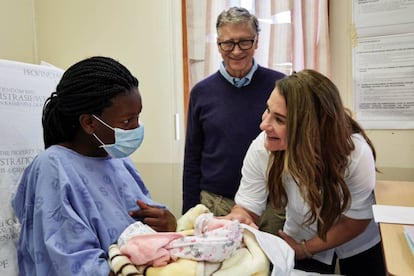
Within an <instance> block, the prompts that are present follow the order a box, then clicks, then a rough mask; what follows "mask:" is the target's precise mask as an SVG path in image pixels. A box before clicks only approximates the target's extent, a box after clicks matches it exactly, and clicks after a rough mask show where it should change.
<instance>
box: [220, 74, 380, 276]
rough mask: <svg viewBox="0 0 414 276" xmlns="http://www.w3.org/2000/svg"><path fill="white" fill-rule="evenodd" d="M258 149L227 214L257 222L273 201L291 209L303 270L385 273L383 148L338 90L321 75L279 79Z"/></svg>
mask: <svg viewBox="0 0 414 276" xmlns="http://www.w3.org/2000/svg"><path fill="white" fill-rule="evenodd" d="M267 106H268V109H267V111H266V112H265V113H264V115H263V118H262V120H263V121H262V123H261V125H260V128H261V129H262V131H263V132H262V133H260V134H259V136H258V137H257V138H256V139H255V140H254V141H253V142H252V144H251V145H250V147H249V149H248V151H247V153H246V156H245V159H244V162H243V168H242V175H243V176H242V180H241V182H240V187H239V190H238V191H237V193H236V196H235V202H236V206H235V207H234V208H233V209H232V211H231V213H230V214H229V215H228V216H226V218H228V219H237V220H239V221H241V222H244V223H247V224H256V223H257V222H258V218H259V217H260V216H261V215H262V213H263V210H264V209H265V207H266V202H268V200H269V201H270V203H271V205H272V206H273V207H274V208H275V209H276V210H286V222H285V225H284V227H283V231H282V230H280V231H279V235H280V237H282V238H283V239H284V240H285V241H286V242H287V243H288V244H289V245H290V246H291V247H292V248H293V249H294V250H295V258H296V262H295V268H297V269H300V270H305V271H309V272H319V273H334V272H335V264H336V258H339V267H340V272H341V274H344V275H385V267H384V260H383V256H382V249H381V237H380V235H379V231H378V227H377V225H376V224H375V221H374V220H373V214H372V207H371V206H372V204H373V203H374V193H373V191H374V187H375V172H376V169H375V156H376V154H375V149H374V146H373V145H372V143H371V141H370V139H369V138H368V137H367V135H366V133H365V131H364V130H363V129H362V128H361V127H360V126H359V124H358V123H357V122H356V121H355V120H353V119H352V117H351V116H350V114H349V113H348V111H347V110H346V109H345V107H344V106H343V104H342V100H341V98H340V95H339V91H338V89H337V88H336V86H335V85H334V84H333V83H332V82H331V81H330V80H329V79H328V78H327V77H325V76H324V75H322V74H321V73H318V72H317V71H314V70H309V69H308V70H303V71H300V72H298V73H294V74H292V75H290V76H288V77H286V78H284V79H282V80H279V81H277V82H276V87H275V89H274V90H273V92H272V94H271V96H270V97H269V99H268V101H267Z"/></svg>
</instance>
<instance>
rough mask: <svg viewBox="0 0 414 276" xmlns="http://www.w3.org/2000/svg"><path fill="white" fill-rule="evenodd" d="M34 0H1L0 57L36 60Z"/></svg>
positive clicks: (26, 60)
mask: <svg viewBox="0 0 414 276" xmlns="http://www.w3.org/2000/svg"><path fill="white" fill-rule="evenodd" d="M32 2H33V1H32V0H0V41H1V43H0V59H9V60H16V61H21V62H28V63H32V62H34V61H35V52H36V48H35V39H34V37H35V35H34V25H33V5H32V4H33V3H32Z"/></svg>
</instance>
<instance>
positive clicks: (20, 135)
mask: <svg viewBox="0 0 414 276" xmlns="http://www.w3.org/2000/svg"><path fill="white" fill-rule="evenodd" d="M62 73H63V70H61V69H58V68H55V67H51V66H44V65H33V64H27V63H21V62H15V61H9V60H0V127H1V133H2V134H1V143H0V275H8V276H10V275H18V266H17V254H16V253H17V252H16V246H17V242H18V234H19V226H18V225H19V224H18V221H17V219H16V217H15V216H14V212H13V209H12V207H11V198H12V195H13V193H14V191H15V190H16V186H17V184H18V180H19V178H20V176H21V174H22V172H23V170H24V168H25V167H26V166H27V165H28V164H29V163H30V162H31V161H32V160H33V158H34V156H35V155H36V154H37V153H39V152H40V151H42V150H43V148H44V145H43V130H42V123H41V117H42V108H43V104H44V102H45V100H46V99H47V98H48V97H49V95H50V94H51V92H53V91H55V88H56V84H57V82H58V81H59V80H60V78H61V76H62Z"/></svg>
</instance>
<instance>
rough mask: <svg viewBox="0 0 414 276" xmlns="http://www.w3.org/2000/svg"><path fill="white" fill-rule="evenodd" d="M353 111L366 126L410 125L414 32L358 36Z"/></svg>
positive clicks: (412, 123)
mask: <svg viewBox="0 0 414 276" xmlns="http://www.w3.org/2000/svg"><path fill="white" fill-rule="evenodd" d="M353 57H354V87H355V112H356V118H357V120H358V121H359V122H360V123H361V124H362V126H363V127H364V128H369V129H413V128H414V33H409V34H400V35H387V36H378V37H365V38H359V39H358V43H357V46H356V47H355V48H354V54H353Z"/></svg>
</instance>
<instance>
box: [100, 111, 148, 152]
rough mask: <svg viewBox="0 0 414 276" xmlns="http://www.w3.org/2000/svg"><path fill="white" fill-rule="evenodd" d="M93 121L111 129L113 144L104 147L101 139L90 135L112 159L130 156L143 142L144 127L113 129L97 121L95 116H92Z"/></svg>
mask: <svg viewBox="0 0 414 276" xmlns="http://www.w3.org/2000/svg"><path fill="white" fill-rule="evenodd" d="M92 116H93V117H94V118H95V119H97V120H98V121H99V122H101V123H102V124H103V125H104V126H106V127H108V128H110V129H112V130H113V131H114V132H115V143H113V144H108V145H105V144H104V143H103V142H102V141H101V139H99V138H98V136H96V134H95V133H92V135H93V136H94V137H95V138H96V140H98V141H99V143H101V144H102V145H101V146H100V147H101V148H103V149H104V150H105V151H106V152H107V153H108V154H109V155H110V156H112V157H113V158H123V157H127V156H130V155H131V154H132V153H133V152H134V151H136V150H137V149H138V147H139V146H140V145H141V143H142V141H143V140H144V126H143V125H140V126H139V127H137V128H134V129H121V128H116V127H115V128H114V127H111V126H110V125H108V124H107V123H105V122H104V121H102V120H101V119H99V118H98V117H97V116H95V115H92Z"/></svg>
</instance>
